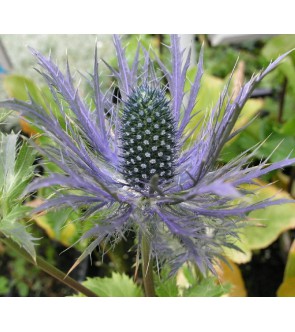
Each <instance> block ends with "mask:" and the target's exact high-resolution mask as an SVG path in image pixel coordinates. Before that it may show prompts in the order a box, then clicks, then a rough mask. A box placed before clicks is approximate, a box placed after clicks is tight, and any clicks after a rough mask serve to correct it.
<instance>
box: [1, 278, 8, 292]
mask: <svg viewBox="0 0 295 332" xmlns="http://www.w3.org/2000/svg"><path fill="white" fill-rule="evenodd" d="M8 292H9V280H8V279H7V278H6V277H3V276H0V295H6V294H7V293H8Z"/></svg>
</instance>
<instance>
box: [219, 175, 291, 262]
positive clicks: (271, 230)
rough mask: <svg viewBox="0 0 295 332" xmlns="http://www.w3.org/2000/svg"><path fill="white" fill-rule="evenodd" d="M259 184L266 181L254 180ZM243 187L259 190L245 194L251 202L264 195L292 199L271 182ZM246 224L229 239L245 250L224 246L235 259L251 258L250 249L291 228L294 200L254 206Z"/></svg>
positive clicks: (236, 260) (246, 259) (271, 240)
mask: <svg viewBox="0 0 295 332" xmlns="http://www.w3.org/2000/svg"><path fill="white" fill-rule="evenodd" d="M257 183H259V184H260V185H261V186H266V185H267V183H264V182H262V181H260V180H259V181H257ZM243 188H245V189H247V190H251V191H252V190H255V189H256V190H257V189H258V188H259V190H258V191H257V192H256V194H255V195H251V196H250V195H249V196H248V197H247V202H248V203H249V204H250V203H251V204H255V203H257V202H260V201H262V200H264V199H267V198H271V197H273V196H275V199H281V198H285V199H292V198H291V196H290V195H289V194H288V193H287V192H285V191H280V190H279V188H277V187H276V186H275V185H270V184H268V185H267V187H264V188H260V187H259V186H258V185H245V186H243ZM248 223H249V225H248V226H247V227H245V228H243V229H242V230H241V232H240V234H239V236H240V240H236V239H233V242H234V244H235V245H236V246H238V247H239V248H240V249H241V250H243V251H244V252H245V254H243V253H239V252H237V251H235V250H230V249H225V254H226V256H227V257H229V258H230V259H231V260H232V261H234V262H235V263H246V262H248V261H250V259H251V251H253V250H258V249H264V248H266V247H268V246H269V245H270V244H272V243H273V242H274V241H276V240H277V238H278V237H279V236H280V234H282V233H283V232H285V231H287V230H290V229H294V228H295V203H288V204H279V205H273V206H269V207H267V208H265V209H261V210H256V211H253V212H251V213H249V215H248Z"/></svg>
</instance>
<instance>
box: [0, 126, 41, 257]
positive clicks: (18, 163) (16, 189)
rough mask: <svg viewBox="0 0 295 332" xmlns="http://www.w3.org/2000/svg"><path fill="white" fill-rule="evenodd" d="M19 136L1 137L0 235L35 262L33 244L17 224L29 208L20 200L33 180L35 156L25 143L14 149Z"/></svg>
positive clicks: (31, 238) (33, 239) (22, 226)
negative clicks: (8, 239) (29, 182)
mask: <svg viewBox="0 0 295 332" xmlns="http://www.w3.org/2000/svg"><path fill="white" fill-rule="evenodd" d="M17 141H18V135H17V134H13V133H12V134H10V135H4V134H2V133H1V134H0V232H1V233H2V234H4V235H5V236H6V237H9V238H11V239H12V240H13V241H15V242H16V243H18V244H19V245H20V246H21V247H23V248H24V249H25V250H26V251H27V252H28V253H29V254H30V255H31V256H32V258H33V259H34V260H35V259H36V252H35V248H34V241H35V240H36V239H35V238H34V237H33V236H32V235H31V234H30V233H28V231H27V226H25V225H23V224H21V223H20V221H21V220H23V219H24V218H25V217H26V214H27V212H28V211H29V210H30V208H29V207H27V206H24V205H22V203H23V198H22V197H21V195H22V193H23V190H24V189H25V187H26V185H27V184H28V181H29V180H30V179H31V178H32V176H33V167H32V164H33V161H34V153H33V151H32V150H31V148H29V147H28V146H27V145H26V143H24V144H23V145H22V146H21V147H20V149H18V146H17Z"/></svg>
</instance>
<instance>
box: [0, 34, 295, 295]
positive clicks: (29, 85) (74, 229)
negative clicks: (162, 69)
mask: <svg viewBox="0 0 295 332" xmlns="http://www.w3.org/2000/svg"><path fill="white" fill-rule="evenodd" d="M187 37H188V36H184V39H183V40H184V46H188V45H186V43H187V41H186V40H188V38H187ZM0 38H1V40H2V43H3V45H5V48H6V51H7V53H8V55H9V56H10V59H11V63H12V66H11V68H9V70H7V71H6V72H5V73H3V74H0V75H1V76H0V98H1V99H4V98H7V97H16V98H18V99H23V100H26V99H27V91H29V92H30V94H31V95H32V96H34V98H35V99H36V100H37V101H39V102H40V103H42V104H44V102H45V99H46V98H50V97H49V96H48V91H47V88H44V87H43V83H42V81H41V80H40V76H39V75H38V74H37V72H35V71H34V70H33V67H34V66H35V63H34V59H33V57H32V56H31V55H30V52H29V50H28V49H27V48H26V46H25V45H30V46H32V47H35V48H37V49H38V50H39V51H41V52H42V53H45V54H46V53H49V51H51V54H52V56H53V59H58V64H59V65H60V66H61V68H65V60H66V57H67V56H68V58H69V62H70V65H71V67H72V69H73V71H74V70H78V69H79V71H77V73H76V78H77V82H78V81H79V80H80V73H82V74H85V73H87V72H91V70H92V66H93V54H94V47H95V43H97V46H98V52H99V57H100V58H103V59H104V60H106V61H107V62H108V63H110V64H111V65H112V66H116V59H115V54H114V48H113V46H112V37H111V36H110V35H98V36H97V35H29V36H27V35H2V36H1V35H0ZM123 39H124V42H125V43H126V45H128V46H127V52H128V54H130V59H132V58H133V57H134V54H135V51H136V47H137V43H138V40H140V41H141V42H142V44H143V45H144V46H145V47H146V48H147V49H149V48H150V47H151V48H153V50H154V51H155V54H156V55H157V56H159V57H160V58H161V60H162V61H163V62H166V61H167V57H168V51H167V49H166V48H165V47H164V46H163V44H168V43H169V39H168V36H166V35H141V36H138V35H126V36H124V37H123ZM191 39H192V40H193V52H192V54H193V56H192V63H191V69H190V72H189V74H188V78H189V77H190V75H192V74H193V73H194V72H195V71H196V63H197V62H196V60H197V55H198V52H199V50H200V47H201V45H202V44H204V45H205V53H204V67H205V75H204V78H203V82H202V87H201V91H200V94H199V97H198V102H197V104H196V107H195V111H200V113H199V115H198V116H196V117H195V118H194V120H193V121H192V122H191V123H190V125H189V127H190V128H193V127H194V125H195V123H196V122H197V121H198V119H199V118H200V116H202V115H203V114H204V112H206V111H208V110H210V108H211V107H212V106H213V105H214V103H215V102H216V101H217V99H218V97H219V94H220V92H221V90H222V88H223V86H224V85H225V83H226V81H227V79H228V78H229V76H230V73H231V72H232V70H233V68H235V69H234V74H233V79H232V82H231V92H232V94H233V95H235V94H236V93H238V90H239V88H240V86H241V85H242V84H243V83H244V82H245V81H247V80H249V79H250V78H251V76H252V74H253V73H255V72H257V71H258V70H260V69H262V68H265V67H266V66H267V64H268V63H269V62H270V61H272V60H274V59H275V58H276V57H277V56H279V55H280V54H283V53H284V52H286V51H288V50H290V49H292V48H294V47H295V35H276V36H273V35H272V36H248V37H247V36H244V38H235V37H234V36H233V37H232V38H227V40H226V41H224V42H222V40H221V41H219V43H218V44H217V45H216V42H214V36H210V35H191ZM66 50H67V52H66ZM101 68H102V71H103V75H104V74H105V76H103V80H102V84H103V85H104V86H105V88H108V87H109V86H110V85H111V84H112V81H111V77H110V76H108V70H107V68H106V67H105V66H104V65H102V66H101ZM80 87H81V89H82V93H83V94H84V95H85V96H87V89H88V88H87V85H86V84H85V82H84V81H83V80H82V81H81V85H80ZM44 98H45V99H44ZM47 101H48V100H47ZM254 118H255V121H253V122H251V120H252V119H254ZM249 121H250V122H251V124H250V125H249V126H248V127H247V128H246V129H245V130H244V131H243V132H242V133H241V134H240V135H239V136H238V137H237V138H236V139H234V140H232V141H230V142H229V143H228V144H227V145H226V147H225V148H224V150H223V151H222V153H221V155H220V159H219V161H218V162H219V163H226V162H228V161H229V160H230V159H232V158H233V157H235V156H237V155H238V154H240V153H241V152H243V151H245V150H247V149H250V148H251V147H253V146H254V145H256V144H258V143H260V142H264V143H263V144H262V146H261V147H260V149H258V150H257V151H256V152H255V156H254V159H253V164H255V163H259V162H260V161H261V160H264V159H265V158H268V157H269V156H270V158H269V160H270V162H274V161H278V160H281V159H284V158H285V157H286V156H288V155H289V154H290V155H291V156H292V157H295V151H294V147H295V52H293V53H292V54H291V55H290V56H289V57H288V58H287V59H286V60H285V61H284V62H283V63H282V64H280V66H279V67H278V69H276V70H275V71H274V72H272V73H271V74H270V75H269V76H267V77H266V79H265V80H264V81H263V83H262V84H261V86H259V88H258V89H256V90H255V91H254V93H253V95H252V98H251V99H250V100H249V101H248V102H247V104H246V106H245V108H244V110H243V112H242V116H241V118H240V119H239V121H238V123H237V125H236V127H235V130H238V129H239V128H241V127H243V126H244V125H245V124H246V123H248V122H249ZM0 122H1V124H0V126H1V127H0V129H1V131H2V132H3V133H10V132H11V131H13V132H15V133H17V132H19V131H21V134H22V135H25V136H31V135H32V134H35V133H36V132H38V131H36V128H33V127H32V126H28V125H27V124H26V123H25V122H23V121H21V122H20V121H19V120H18V119H17V117H16V116H15V115H13V114H10V115H8V117H6V118H5V120H1V121H0ZM188 129H189V128H188ZM18 139H20V137H18ZM194 139H195V137H194ZM39 144H42V140H40V142H39ZM31 164H32V165H33V166H32V167H33V170H32V174H31V177H34V176H36V175H37V174H44V173H46V172H47V171H48V169H46V168H44V166H41V165H40V156H38V155H36V156H35V157H34V160H32V163H31ZM48 167H50V165H49V166H48ZM294 179H295V168H294V167H289V168H286V169H284V170H280V171H276V172H273V173H271V174H269V175H268V176H266V177H265V178H263V179H261V180H260V181H261V182H260V183H262V184H267V186H265V187H264V188H263V189H262V190H260V191H259V192H258V193H257V197H256V198H255V199H257V200H258V199H261V197H269V196H271V195H275V194H277V196H278V197H279V196H281V197H287V198H290V197H292V198H295V185H294ZM0 185H1V183H0ZM45 191H47V192H45ZM44 194H47V195H48V194H50V190H49V189H46V190H43V192H39V193H35V195H34V196H33V197H32V199H31V200H30V201H26V202H24V203H22V204H21V206H22V207H23V206H24V205H25V207H26V208H31V207H33V206H38V204H40V200H41V198H40V197H42V196H44ZM16 204H17V203H16ZM18 208H20V207H18ZM78 217H79V212H73V211H71V210H70V209H69V208H65V209H62V210H59V211H51V212H48V213H47V214H42V215H38V216H36V217H34V218H33V219H30V220H21V221H20V224H21V225H26V227H27V226H28V224H29V230H30V232H31V234H32V237H33V238H36V239H37V238H38V239H39V242H38V243H39V245H38V246H37V247H36V250H37V253H38V255H41V256H43V257H45V258H46V259H47V260H48V261H49V262H51V263H52V264H53V265H55V266H57V267H59V268H60V269H61V270H63V271H64V272H67V270H68V269H69V268H70V267H71V265H72V264H73V263H74V261H75V259H76V258H77V257H78V256H79V251H80V250H81V249H82V248H81V246H83V243H82V244H79V245H75V241H76V240H77V238H78V235H79V234H80V233H81V232H82V231H83V230H84V228H85V227H86V228H87V223H86V224H84V225H83V226H81V225H80V223H75V220H76V219H77V218H78ZM249 220H250V221H249V227H247V228H246V229H245V230H243V231H242V232H241V239H240V241H239V243H238V244H237V245H238V246H240V247H241V249H242V250H243V251H244V253H243V254H242V253H240V252H233V251H227V252H226V254H227V257H228V259H229V261H230V262H231V268H229V267H228V266H227V265H225V264H223V263H221V268H220V269H219V275H218V278H215V277H214V278H212V279H211V278H210V279H208V280H201V282H200V283H199V284H198V287H197V288H196V287H194V285H193V278H192V276H191V275H190V274H189V272H188V271H187V270H186V269H185V268H184V269H183V270H182V271H180V272H179V274H178V275H177V276H176V278H175V280H172V281H171V282H169V283H167V286H165V287H166V288H165V287H164V286H163V285H161V282H159V283H158V288H157V291H158V294H161V295H162V296H169V295H170V296H176V295H177V292H179V285H182V286H183V285H190V287H189V289H191V293H190V295H189V296H221V295H226V296H295V258H294V257H295V242H294V234H295V231H294V229H295V205H294V204H286V205H283V206H273V207H269V208H267V209H265V210H261V211H257V212H253V213H251V214H250V216H249ZM82 227H83V229H82ZM0 230H1V229H0ZM133 244H134V238H132V237H129V238H128V237H127V239H126V241H123V242H122V243H119V245H118V246H117V248H116V250H115V251H114V252H112V251H108V252H107V254H106V255H105V256H104V259H102V256H101V254H100V253H99V251H98V250H97V251H96V252H95V254H94V255H93V257H92V262H91V261H90V260H85V261H83V262H82V263H81V264H80V265H79V266H78V268H76V269H75V270H74V271H73V273H72V274H71V275H72V276H73V278H75V279H76V280H78V281H80V282H84V284H85V285H87V287H89V288H90V289H92V290H93V291H96V292H97V294H99V295H102V296H112V295H117V296H141V295H142V293H141V291H140V289H138V288H137V287H136V286H135V285H134V284H131V281H130V279H128V276H129V277H132V275H133V273H134V264H135V253H134V252H132V251H129V248H131V247H132V246H133ZM115 272H117V273H124V274H123V275H121V276H120V275H118V274H116V273H115ZM102 277H106V278H104V279H102ZM86 278H88V279H87V280H86ZM108 278H109V279H110V280H112V286H113V287H108V286H107V285H106V284H107V282H106V280H108ZM120 278H121V279H120ZM85 280H86V281H85ZM120 283H123V284H125V285H126V289H127V288H128V291H126V292H125V293H124V292H123V293H122V290H120V287H118V285H119V284H120ZM108 285H109V284H108ZM176 285H178V288H176ZM200 285H201V286H200ZM214 285H215V286H214ZM182 286H181V287H182ZM183 287H184V286H183ZM218 287H219V288H218ZM220 287H221V288H220ZM184 288H185V287H184ZM186 288H187V286H186ZM108 289H110V290H109V291H108ZM184 292H186V291H185V290H184ZM71 294H72V291H71V290H70V289H68V288H67V287H66V286H63V285H62V284H60V283H58V282H57V281H55V280H53V279H52V278H51V277H50V276H48V275H46V274H45V273H44V272H41V271H40V270H38V269H37V268H36V267H34V266H33V265H31V264H30V263H28V262H26V261H25V260H24V259H23V258H20V257H18V256H17V255H16V254H15V253H14V252H11V251H10V250H8V249H7V247H5V246H4V245H2V244H1V242H0V296H65V295H71ZM118 294H119V295H118ZM122 294H123V295H122Z"/></svg>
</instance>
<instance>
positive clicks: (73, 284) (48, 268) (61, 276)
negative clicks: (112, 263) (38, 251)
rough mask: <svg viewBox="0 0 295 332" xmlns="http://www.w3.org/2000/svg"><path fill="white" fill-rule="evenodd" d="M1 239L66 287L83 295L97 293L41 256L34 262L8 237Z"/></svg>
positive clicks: (92, 295) (91, 295)
mask: <svg viewBox="0 0 295 332" xmlns="http://www.w3.org/2000/svg"><path fill="white" fill-rule="evenodd" d="M0 239H1V241H2V242H3V243H4V244H5V245H6V246H7V247H9V248H10V249H13V250H14V251H16V252H17V253H18V254H19V255H20V256H22V257H23V258H25V259H26V260H27V261H29V262H30V263H32V264H35V265H37V266H38V267H39V268H40V269H41V270H42V271H44V272H46V273H47V274H49V275H50V276H52V277H53V278H55V279H57V280H58V281H60V282H62V283H63V284H65V285H67V286H68V287H70V288H72V289H73V290H74V291H76V292H78V293H82V294H84V295H85V296H89V297H96V296H97V295H96V294H95V293H93V292H92V291H91V290H90V289H88V288H86V287H84V286H83V285H81V284H80V283H79V282H77V281H76V280H74V279H73V278H71V277H68V276H66V274H65V273H63V272H62V271H60V270H59V269H57V268H56V267H54V266H53V265H51V264H49V263H48V262H46V261H45V260H44V259H43V258H41V257H38V256H37V257H36V262H35V261H34V260H33V258H32V257H31V256H30V255H29V254H28V253H27V252H26V251H25V250H24V249H23V248H21V247H20V246H19V245H18V244H16V243H15V242H14V241H12V240H11V239H9V238H0Z"/></svg>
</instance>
